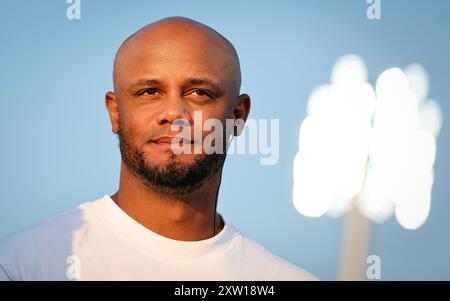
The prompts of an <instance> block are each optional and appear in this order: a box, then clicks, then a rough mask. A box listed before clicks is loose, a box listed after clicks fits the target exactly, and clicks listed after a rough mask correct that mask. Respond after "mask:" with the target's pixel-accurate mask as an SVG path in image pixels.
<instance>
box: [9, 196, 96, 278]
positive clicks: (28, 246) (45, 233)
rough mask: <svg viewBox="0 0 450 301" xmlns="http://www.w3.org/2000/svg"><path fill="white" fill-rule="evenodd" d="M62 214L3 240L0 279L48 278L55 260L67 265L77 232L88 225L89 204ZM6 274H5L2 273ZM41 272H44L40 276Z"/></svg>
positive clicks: (59, 263)
mask: <svg viewBox="0 0 450 301" xmlns="http://www.w3.org/2000/svg"><path fill="white" fill-rule="evenodd" d="M87 204H88V203H83V204H81V205H80V206H78V207H77V208H74V209H71V210H68V211H65V212H62V213H59V214H57V215H54V216H52V217H49V218H47V219H45V220H43V221H40V222H37V223H35V224H33V225H31V226H28V227H26V228H23V229H21V230H19V231H16V232H14V233H12V234H9V235H7V236H6V237H4V238H2V239H1V240H0V280H3V278H5V276H4V275H6V276H7V278H9V279H12V280H15V279H17V280H19V279H41V278H45V276H48V275H43V273H46V271H47V270H48V269H50V267H48V266H46V265H48V264H49V263H52V262H54V263H55V264H56V263H57V264H58V265H64V264H66V261H67V257H68V256H69V255H71V253H72V246H73V241H74V237H73V236H74V234H75V233H76V232H77V231H79V230H80V229H82V228H83V227H85V226H86V221H85V214H86V207H85V206H86V205H87ZM2 273H3V274H2ZM41 274H42V275H41Z"/></svg>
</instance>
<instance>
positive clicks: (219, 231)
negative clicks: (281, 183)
mask: <svg viewBox="0 0 450 301" xmlns="http://www.w3.org/2000/svg"><path fill="white" fill-rule="evenodd" d="M113 80H114V91H110V92H107V93H106V95H105V104H106V108H107V110H108V113H109V117H110V121H111V128H112V132H113V133H114V134H117V135H118V137H119V145H120V152H121V157H122V160H121V172H120V182H119V189H118V190H117V192H116V193H114V194H113V195H111V196H109V195H105V196H104V197H102V198H100V199H97V200H94V201H92V202H86V203H83V204H81V205H80V206H79V207H78V208H77V209H75V210H72V211H69V212H66V213H63V214H61V215H59V216H56V217H53V218H51V219H49V220H47V221H44V222H42V223H40V224H37V225H34V226H32V227H29V228H27V229H25V230H22V231H20V232H18V233H16V234H13V235H11V236H9V237H7V238H6V239H4V240H3V241H2V242H1V243H0V279H3V280H314V279H315V278H314V276H312V275H311V274H309V273H307V272H305V271H304V270H303V269H301V268H299V267H297V266H295V265H293V264H291V263H289V262H287V261H285V260H283V259H281V258H280V257H277V256H275V255H272V254H271V253H270V252H268V251H267V250H266V249H264V248H263V247H262V246H260V245H259V244H258V243H256V242H255V241H252V240H250V239H249V238H247V237H245V236H244V235H243V234H241V233H240V232H239V231H238V230H237V229H236V228H235V227H233V226H232V225H231V224H230V223H229V222H227V221H226V220H225V219H224V218H223V216H221V215H220V214H218V213H217V211H216V208H217V197H218V193H219V187H220V181H221V175H222V168H223V164H224V161H225V157H226V145H228V142H229V141H230V139H231V138H232V137H233V136H235V135H239V132H240V130H241V128H239V127H238V126H234V127H232V128H230V127H227V126H224V127H222V130H220V131H218V133H219V134H221V135H216V136H214V137H215V138H216V139H214V141H215V142H214V143H211V145H210V148H208V145H206V147H205V143H204V142H205V140H206V137H207V136H208V135H209V134H211V133H212V131H213V130H212V128H211V129H209V130H208V129H205V127H204V125H205V121H206V120H214V121H215V122H216V126H215V127H214V129H216V128H221V127H220V124H218V123H221V124H225V123H226V121H227V120H232V121H237V120H242V121H245V120H246V119H247V116H248V114H249V111H250V97H249V96H248V95H246V94H240V85H241V73H240V66H239V60H238V56H237V53H236V50H235V49H234V47H233V45H232V44H231V43H230V42H229V41H228V40H227V39H225V38H224V37H223V36H221V35H220V34H219V33H217V32H216V31H214V30H213V29H211V28H210V27H208V26H206V25H204V24H201V23H198V22H196V21H193V20H191V19H187V18H182V17H171V18H166V19H163V20H160V21H157V22H155V23H151V24H149V25H147V26H145V27H144V28H142V29H140V30H139V31H137V32H136V33H134V34H133V35H131V36H130V37H129V38H128V39H126V40H125V42H124V43H123V44H122V45H121V46H120V48H119V50H118V52H117V55H116V58H115V61H114V71H113ZM196 114H197V115H196ZM195 116H201V119H198V118H195ZM217 122H218V123H217ZM233 124H234V125H236V124H239V123H233ZM241 124H242V123H241ZM182 127H183V133H184V134H183V135H180V130H181V128H182ZM185 129H190V131H185ZM196 132H197V133H200V134H197V135H195V133H196ZM216 132H217V131H216ZM176 138H178V140H176V141H175V139H176ZM217 145H223V146H224V147H223V151H215V152H212V153H211V151H207V150H208V149H209V150H211V147H215V146H217ZM198 146H201V148H200V152H199V151H194V150H195V149H198ZM214 149H215V150H217V148H214ZM176 150H178V151H176ZM180 150H183V151H180Z"/></svg>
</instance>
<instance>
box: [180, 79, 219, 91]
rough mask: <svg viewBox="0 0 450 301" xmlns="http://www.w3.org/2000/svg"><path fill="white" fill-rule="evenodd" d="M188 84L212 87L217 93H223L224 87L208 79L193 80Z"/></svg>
mask: <svg viewBox="0 0 450 301" xmlns="http://www.w3.org/2000/svg"><path fill="white" fill-rule="evenodd" d="M187 82H188V83H189V84H191V85H199V86H200V85H204V86H211V87H212V88H213V89H215V90H216V91H218V92H222V86H221V85H220V84H219V83H217V82H215V81H213V80H210V79H207V78H191V79H189V80H188V81H187Z"/></svg>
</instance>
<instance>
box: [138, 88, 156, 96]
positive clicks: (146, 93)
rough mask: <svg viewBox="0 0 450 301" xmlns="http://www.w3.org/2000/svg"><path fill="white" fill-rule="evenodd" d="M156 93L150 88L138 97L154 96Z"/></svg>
mask: <svg viewBox="0 0 450 301" xmlns="http://www.w3.org/2000/svg"><path fill="white" fill-rule="evenodd" d="M157 92H158V91H157V90H156V89H155V88H150V89H146V90H144V91H142V92H141V93H140V95H155V94H156V93H157Z"/></svg>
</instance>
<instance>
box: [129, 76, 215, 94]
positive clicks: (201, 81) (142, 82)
mask: <svg viewBox="0 0 450 301" xmlns="http://www.w3.org/2000/svg"><path fill="white" fill-rule="evenodd" d="M186 83H188V84H189V85H199V86H210V87H212V88H213V89H214V90H216V91H217V93H222V91H223V88H222V86H221V85H220V84H219V83H217V82H215V81H213V80H210V79H208V78H190V79H188V80H186ZM152 85H162V82H161V81H160V80H158V79H153V78H141V79H138V80H135V81H133V82H131V84H130V86H129V88H128V90H129V91H134V90H136V89H139V88H140V87H143V86H152Z"/></svg>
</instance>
